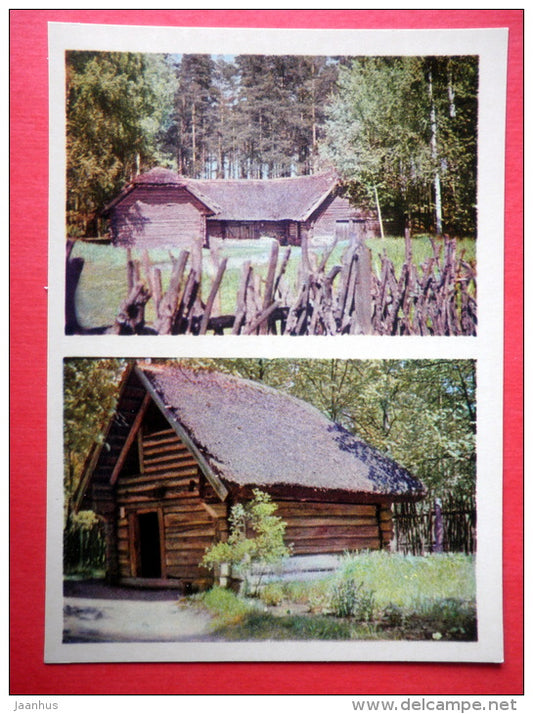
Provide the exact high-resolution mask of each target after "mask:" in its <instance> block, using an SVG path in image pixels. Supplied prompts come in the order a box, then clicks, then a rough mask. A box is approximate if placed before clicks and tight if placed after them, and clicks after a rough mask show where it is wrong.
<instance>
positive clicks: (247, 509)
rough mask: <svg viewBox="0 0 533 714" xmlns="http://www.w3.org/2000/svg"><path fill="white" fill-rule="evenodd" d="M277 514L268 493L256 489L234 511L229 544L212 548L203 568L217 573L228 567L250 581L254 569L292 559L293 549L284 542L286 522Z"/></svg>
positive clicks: (232, 512)
mask: <svg viewBox="0 0 533 714" xmlns="http://www.w3.org/2000/svg"><path fill="white" fill-rule="evenodd" d="M276 510H277V506H276V504H275V503H273V502H272V499H271V497H270V496H269V495H268V494H267V493H264V492H262V491H260V490H258V489H254V491H253V499H252V500H251V501H250V502H248V503H246V504H243V503H238V504H236V505H234V506H233V507H232V509H231V514H230V519H229V520H230V534H229V536H228V540H227V541H226V542H221V543H216V544H215V545H213V546H211V547H210V548H209V549H208V550H207V551H206V554H205V555H204V557H203V560H202V563H203V565H204V566H205V567H207V568H209V569H212V570H213V569H215V568H216V567H217V566H220V565H222V564H224V563H227V564H229V565H231V566H233V568H234V571H235V572H236V573H240V574H242V575H243V577H244V578H245V579H246V577H247V575H248V573H249V572H250V570H251V568H252V566H254V565H260V566H265V565H275V564H276V563H280V562H281V561H282V560H283V558H285V557H288V556H289V555H290V549H289V548H288V547H287V546H286V545H285V543H284V540H283V538H284V535H285V527H286V526H285V522H284V521H283V520H282V519H281V518H280V517H279V516H276V515H274V513H275V511H276Z"/></svg>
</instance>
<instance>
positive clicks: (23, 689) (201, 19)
mask: <svg viewBox="0 0 533 714" xmlns="http://www.w3.org/2000/svg"><path fill="white" fill-rule="evenodd" d="M48 21H57V22H61V21H62V22H87V23H93V24H94V23H112V24H134V25H170V26H210V27H232V26H233V27H246V26H256V27H287V28H297V27H302V28H307V27H309V28H312V27H314V28H317V27H318V28H326V27H328V28H354V29H368V28H382V29H389V28H390V29H396V28H405V29H408V28H422V29H424V28H476V27H507V28H509V30H510V34H509V40H510V44H509V83H508V90H507V98H508V104H507V153H506V156H507V158H506V205H505V364H504V369H505V399H504V479H505V483H504V617H505V662H504V663H503V664H499V665H494V664H455V663H453V664H434V663H424V664H417V663H412V664H408V663H379V664H378V663H289V664H287V663H267V664H265V663H237V664H233V663H232V664H227V663H216V664H211V663H210V664H206V663H203V664H201V663H198V664H168V663H157V664H90V665H89V664H73V665H58V664H56V665H45V664H44V663H43V648H44V600H45V547H44V544H45V529H46V353H47V336H46V324H47V301H46V290H45V286H46V285H47V240H48V235H47V221H48V210H47V200H48V75H47V72H48V65H47V22H48ZM10 57H11V66H10V92H11V96H10V131H11V142H10V200H11V212H10V225H11V244H10V245H11V249H10V266H11V284H10V293H11V337H10V372H11V383H10V384H11V401H10V417H11V422H10V447H11V504H10V507H11V520H10V527H11V532H10V536H11V541H10V542H11V553H10V556H11V562H10V581H11V593H10V622H11V643H10V663H11V665H10V693H11V694H19V695H27V694H43V695H44V694H54V695H60V694H349V695H371V694H378V695H386V694H417V695H423V694H429V695H431V694H433V695H438V694H464V695H475V694H479V695H483V694H499V695H505V694H507V695H509V694H521V693H523V609H522V608H523V599H522V595H523V580H522V577H523V550H522V542H523V522H522V496H523V492H522V473H523V471H522V469H523V442H522V434H523V431H522V430H523V401H522V389H523V386H522V385H523V381H522V379H523V374H522V370H523V341H522V335H523V273H522V271H523V253H522V251H523V245H522V240H523V233H522V231H523V11H522V10H445V11H444V10H434V11H433V10H360V11H358V10H284V11H280V10H244V11H242V10H11V12H10ZM480 240H482V236H481V238H480Z"/></svg>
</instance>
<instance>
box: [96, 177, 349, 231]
mask: <svg viewBox="0 0 533 714" xmlns="http://www.w3.org/2000/svg"><path fill="white" fill-rule="evenodd" d="M337 185H338V177H337V176H336V175H335V173H332V172H327V173H320V174H313V175H310V176H296V177H291V178H276V179H235V180H231V179H210V180H207V179H206V180H199V179H190V178H186V177H184V176H180V175H179V174H176V173H175V172H173V171H171V170H170V169H164V168H155V169H151V170H150V171H148V172H146V173H144V174H141V175H140V176H137V177H136V178H135V179H134V180H133V181H132V182H131V183H130V184H129V185H128V186H127V187H126V188H125V189H124V190H123V191H122V192H121V193H120V194H119V195H118V196H117V197H116V198H115V199H114V200H113V201H112V202H111V203H110V204H109V205H108V206H106V208H105V209H104V211H103V215H106V214H107V213H108V212H109V211H110V210H111V208H113V206H115V205H117V204H118V203H120V202H121V201H122V200H123V199H124V198H125V197H126V196H127V195H129V194H130V193H131V192H132V191H134V190H135V188H137V187H147V186H151V187H154V188H161V187H167V188H170V189H172V188H181V189H183V188H184V189H186V190H187V191H189V193H191V194H192V195H193V196H195V197H196V198H197V199H198V200H199V201H201V203H203V204H204V205H205V206H206V207H207V208H208V209H209V211H210V213H211V219H215V220H225V221H281V220H293V221H304V220H307V219H308V218H309V217H310V216H311V214H312V213H313V211H314V210H316V209H317V208H318V207H319V206H320V205H321V204H322V203H323V202H324V201H325V200H326V199H327V198H328V196H330V195H331V194H332V192H333V191H334V190H335V189H336V187H337ZM355 213H356V212H355V210H354V216H355Z"/></svg>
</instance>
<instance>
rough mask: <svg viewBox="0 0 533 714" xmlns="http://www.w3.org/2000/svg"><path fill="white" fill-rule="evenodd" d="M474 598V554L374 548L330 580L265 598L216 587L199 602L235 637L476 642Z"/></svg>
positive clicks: (272, 591)
mask: <svg viewBox="0 0 533 714" xmlns="http://www.w3.org/2000/svg"><path fill="white" fill-rule="evenodd" d="M475 597H476V587H475V561H474V559H473V558H472V557H471V556H466V555H463V554H442V555H429V556H424V557H415V556H401V555H397V554H391V553H386V552H374V553H363V554H358V555H356V556H346V557H345V559H344V562H343V564H342V567H341V569H340V570H339V572H338V573H337V574H336V575H334V576H330V577H328V578H325V579H323V580H316V581H312V582H282V581H278V582H271V583H268V584H267V585H266V586H265V587H264V588H263V589H262V591H261V593H260V596H259V598H254V599H251V598H243V597H239V596H238V595H236V594H235V593H233V592H230V591H229V590H223V589H221V588H213V589H212V590H210V591H209V592H207V593H204V594H202V595H199V596H194V602H196V603H197V604H198V605H200V606H201V607H204V608H206V609H208V610H209V611H210V612H211V614H213V615H214V618H215V623H214V629H215V632H216V634H217V636H222V637H224V638H227V639H231V640H241V639H244V640H246V639H394V640H403V639H405V640H435V641H438V640H448V641H449V640H463V641H472V640H475V639H476V632H477V625H476V607H475ZM347 605H348V606H349V607H348V608H347V607H346V606H347ZM347 609H348V610H349V612H348V614H347Z"/></svg>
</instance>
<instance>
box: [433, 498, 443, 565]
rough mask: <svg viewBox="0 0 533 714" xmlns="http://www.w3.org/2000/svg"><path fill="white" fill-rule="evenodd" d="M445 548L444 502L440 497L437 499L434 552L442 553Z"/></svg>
mask: <svg viewBox="0 0 533 714" xmlns="http://www.w3.org/2000/svg"><path fill="white" fill-rule="evenodd" d="M443 550H444V524H443V520H442V503H441V500H440V498H436V499H435V530H434V540H433V552H434V553H442V551H443Z"/></svg>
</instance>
